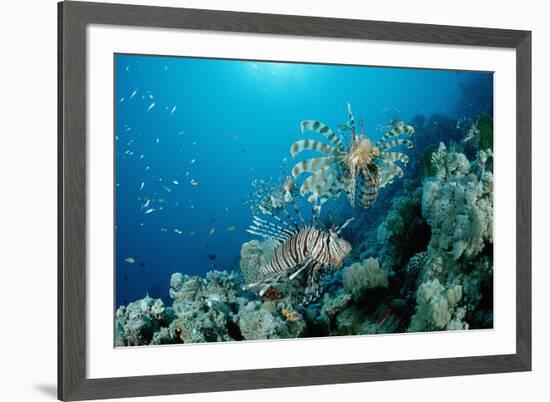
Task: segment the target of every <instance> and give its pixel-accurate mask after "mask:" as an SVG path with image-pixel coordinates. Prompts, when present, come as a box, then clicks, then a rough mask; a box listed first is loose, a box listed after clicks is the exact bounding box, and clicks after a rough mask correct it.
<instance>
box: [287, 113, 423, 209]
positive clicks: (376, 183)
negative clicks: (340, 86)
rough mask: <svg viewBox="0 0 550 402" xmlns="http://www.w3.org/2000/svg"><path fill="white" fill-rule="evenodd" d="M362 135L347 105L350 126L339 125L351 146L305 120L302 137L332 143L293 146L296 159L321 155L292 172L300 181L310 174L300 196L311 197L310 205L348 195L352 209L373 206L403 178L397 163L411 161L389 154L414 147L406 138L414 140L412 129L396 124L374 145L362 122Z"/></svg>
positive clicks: (307, 141) (320, 125)
mask: <svg viewBox="0 0 550 402" xmlns="http://www.w3.org/2000/svg"><path fill="white" fill-rule="evenodd" d="M358 123H359V126H360V129H361V134H358V133H357V131H356V129H355V119H354V117H353V114H352V112H351V106H350V105H349V104H348V124H347V125H340V126H339V130H340V132H341V133H345V132H350V133H351V136H350V139H349V144H348V146H347V147H346V146H344V144H343V142H342V140H341V139H340V138H339V137H338V136H337V135H336V134H335V133H334V131H332V129H330V128H329V127H328V126H327V125H325V124H324V123H321V122H319V121H315V120H305V121H302V123H301V129H302V133H304V132H306V131H313V132H317V133H320V134H321V135H323V136H324V137H325V138H326V139H327V140H328V141H329V143H325V142H322V141H318V140H313V139H305V140H300V141H297V142H295V143H294V144H292V146H291V148H290V153H291V155H292V156H293V157H296V156H297V155H298V154H299V153H300V152H303V151H314V152H318V153H321V154H322V156H318V157H315V158H311V159H306V160H303V161H301V162H298V163H297V164H296V165H294V167H293V168H292V176H293V177H294V178H298V176H300V175H302V174H309V176H308V177H307V178H306V179H305V180H304V181H303V183H302V185H301V187H300V193H301V194H302V195H305V194H307V193H310V194H311V195H310V196H309V198H308V199H309V201H310V202H313V203H315V204H319V205H322V204H323V203H324V202H325V201H327V200H328V199H329V198H331V197H332V196H335V195H337V194H339V193H341V192H344V193H346V194H347V195H348V197H349V199H350V202H351V204H352V205H355V200H356V198H358V199H359V203H360V205H361V206H362V207H364V208H367V207H369V206H371V205H372V204H373V203H374V202H375V201H376V198H377V196H378V191H379V189H380V188H383V187H384V186H386V185H387V184H389V183H392V182H393V180H394V178H395V177H402V176H403V170H402V169H401V167H400V166H398V165H396V164H395V162H397V161H400V162H401V163H403V164H404V165H406V164H407V162H408V160H409V158H408V156H407V155H405V154H403V153H401V152H390V150H391V149H392V148H394V147H396V146H398V145H406V146H407V147H408V148H411V147H412V146H413V144H412V142H411V141H410V140H409V139H406V138H402V136H403V135H407V136H411V135H412V134H413V133H414V129H413V127H411V126H409V125H407V124H405V123H403V122H402V121H394V122H392V124H391V127H390V130H389V131H388V132H387V133H386V134H384V135H383V136H382V137H381V138H380V139H379V140H378V141H376V142H373V141H371V140H370V139H369V138H368V137H367V136H366V135H365V128H364V125H363V122H362V121H361V120H359V122H358Z"/></svg>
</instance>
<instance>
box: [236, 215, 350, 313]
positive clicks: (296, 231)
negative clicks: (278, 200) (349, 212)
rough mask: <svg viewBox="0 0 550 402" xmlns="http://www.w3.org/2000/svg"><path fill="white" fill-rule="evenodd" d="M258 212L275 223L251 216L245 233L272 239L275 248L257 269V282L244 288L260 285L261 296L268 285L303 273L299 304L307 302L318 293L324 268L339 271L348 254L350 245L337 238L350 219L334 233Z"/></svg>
mask: <svg viewBox="0 0 550 402" xmlns="http://www.w3.org/2000/svg"><path fill="white" fill-rule="evenodd" d="M262 212H264V213H265V214H266V215H269V216H271V217H272V218H273V219H275V220H276V221H278V222H277V224H275V223H273V222H270V221H268V220H265V219H262V218H259V217H257V216H254V218H253V224H252V225H251V226H250V227H249V229H248V230H247V231H248V232H249V233H251V234H254V235H257V236H261V237H264V238H266V239H271V240H274V241H275V242H276V244H277V245H276V247H275V250H274V253H273V256H272V257H271V260H270V261H269V262H268V263H267V264H265V265H262V266H260V267H259V268H258V269H259V272H260V277H261V280H259V281H257V282H254V283H249V284H247V285H245V287H244V288H245V289H250V288H253V287H257V286H262V289H261V290H260V292H259V294H260V296H261V295H263V294H264V293H265V292H266V291H267V290H268V289H269V288H270V287H271V286H273V285H275V284H277V283H279V282H281V281H283V280H293V279H294V278H295V277H296V276H298V274H300V273H301V272H304V274H305V275H306V276H307V284H306V288H305V289H304V300H303V302H304V304H307V303H309V302H311V301H312V300H314V299H316V298H317V297H318V296H319V294H320V283H321V278H322V275H323V273H324V272H325V271H326V270H327V269H328V268H341V267H342V265H343V261H344V259H345V258H346V257H347V255H348V254H349V252H350V251H351V245H350V244H349V243H348V242H347V241H346V240H344V239H342V238H339V237H338V235H339V234H340V233H341V231H342V230H343V229H344V228H345V227H346V226H347V225H348V224H349V223H350V222H351V219H350V220H348V221H346V222H345V223H344V224H343V225H342V226H340V227H339V228H336V229H334V230H333V229H331V230H322V229H318V228H316V227H315V226H314V225H311V224H310V225H306V224H302V225H298V224H296V223H293V224H289V223H287V222H285V221H283V220H281V219H280V218H279V217H277V216H275V215H273V214H272V213H271V212H270V211H268V210H265V209H262Z"/></svg>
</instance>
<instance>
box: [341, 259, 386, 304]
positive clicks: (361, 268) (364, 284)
mask: <svg viewBox="0 0 550 402" xmlns="http://www.w3.org/2000/svg"><path fill="white" fill-rule="evenodd" d="M342 283H343V286H344V289H345V290H346V292H348V293H349V294H351V296H352V297H353V299H354V300H355V301H361V300H362V299H363V298H364V297H365V294H366V291H367V290H368V289H373V288H377V287H388V273H387V272H386V271H384V270H383V269H381V268H380V265H379V264H378V260H377V259H375V258H367V259H366V260H365V261H363V262H362V263H359V262H356V263H353V264H352V265H350V266H349V267H346V268H344V270H343V272H342Z"/></svg>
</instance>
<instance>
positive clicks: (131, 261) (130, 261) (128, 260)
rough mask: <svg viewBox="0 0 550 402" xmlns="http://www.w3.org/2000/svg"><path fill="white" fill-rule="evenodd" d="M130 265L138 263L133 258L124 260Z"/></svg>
mask: <svg viewBox="0 0 550 402" xmlns="http://www.w3.org/2000/svg"><path fill="white" fill-rule="evenodd" d="M124 261H126V262H127V263H128V264H133V263H135V262H136V260H135V259H134V258H133V257H127V258H125V259H124Z"/></svg>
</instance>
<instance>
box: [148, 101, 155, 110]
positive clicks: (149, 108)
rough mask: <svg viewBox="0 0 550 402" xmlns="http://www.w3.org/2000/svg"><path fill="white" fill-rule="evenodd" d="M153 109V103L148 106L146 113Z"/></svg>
mask: <svg viewBox="0 0 550 402" xmlns="http://www.w3.org/2000/svg"><path fill="white" fill-rule="evenodd" d="M154 107H155V102H153V103H151V104H150V105H149V107H148V108H147V111H150V110H151V109H152V108H154Z"/></svg>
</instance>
